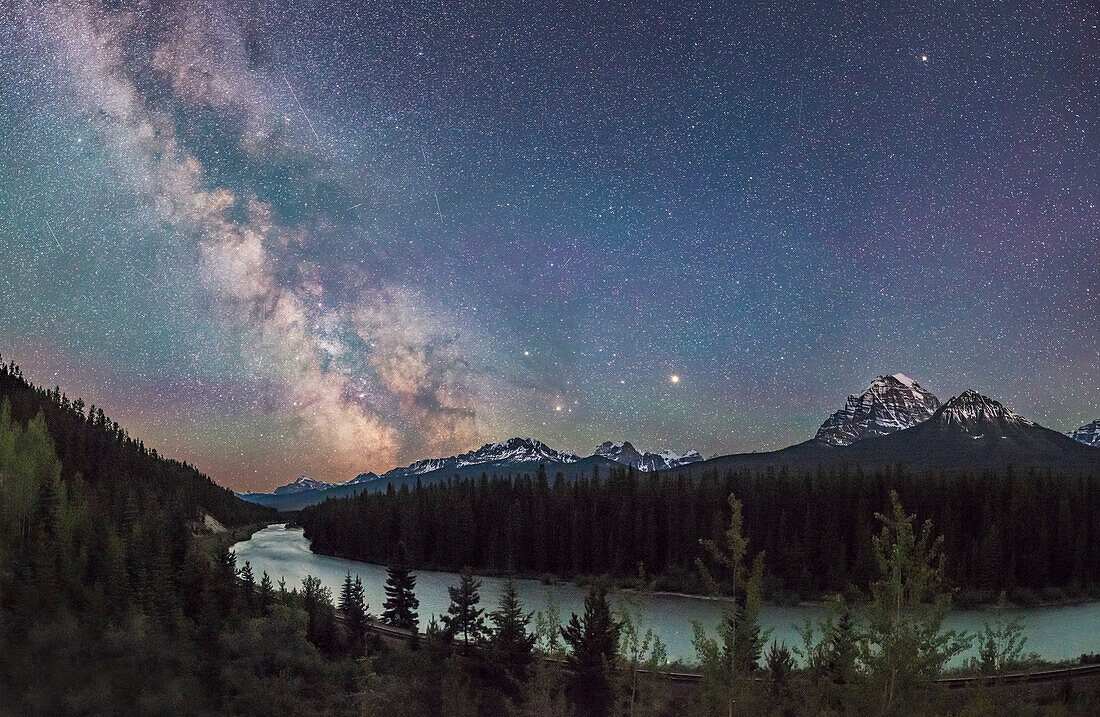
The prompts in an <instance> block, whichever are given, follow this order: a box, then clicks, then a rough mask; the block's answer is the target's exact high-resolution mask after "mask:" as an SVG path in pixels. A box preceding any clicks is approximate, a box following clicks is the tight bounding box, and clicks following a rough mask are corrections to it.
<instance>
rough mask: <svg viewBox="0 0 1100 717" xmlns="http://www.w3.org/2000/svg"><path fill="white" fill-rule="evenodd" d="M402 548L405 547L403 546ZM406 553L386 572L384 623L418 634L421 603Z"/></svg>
mask: <svg viewBox="0 0 1100 717" xmlns="http://www.w3.org/2000/svg"><path fill="white" fill-rule="evenodd" d="M401 547H402V548H403V547H404V546H401ZM405 555H406V553H405V551H404V550H403V549H402V550H399V552H398V556H399V557H398V560H397V561H396V562H395V563H394V564H393V565H391V566H390V567H389V568H387V570H386V602H384V603H383V604H382V622H384V623H386V624H388V625H393V626H394V627H398V628H401V629H403V630H412V631H413V632H414V633H416V632H417V629H418V624H419V615H417V613H416V611H417V609H418V608H419V607H420V601H419V600H417V599H416V592H415V590H416V576H415V575H413V574H412V573H411V572H409V568H408V567H407V566H408V563H407V561H406V557H405Z"/></svg>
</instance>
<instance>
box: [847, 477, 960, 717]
mask: <svg viewBox="0 0 1100 717" xmlns="http://www.w3.org/2000/svg"><path fill="white" fill-rule="evenodd" d="M877 518H878V519H879V521H880V522H881V523H882V530H881V532H880V533H879V534H878V535H877V536H875V537H874V539H873V545H874V552H875V559H876V562H877V564H878V568H879V573H880V576H879V578H878V579H877V580H876V581H874V582H873V583H872V584H871V602H870V604H869V605H868V609H867V615H868V624H867V629H866V632H865V634H864V637H863V639H862V640H861V643H860V659H861V661H862V662H863V664H864V665H866V667H867V670H868V672H869V674H870V677H871V679H872V680H873V681H874V682H875V683H876V684H877V685H878V689H879V691H880V694H881V706H882V710H883V712H884V713H892V712H894V711H895V710H897V709H898V705H899V697H900V696H904V695H906V694H908V693H910V692H912V690H913V689H914V688H915V687H916V686H917V685H918V683H919V682H920V681H922V680H928V679H931V678H932V677H935V676H936V675H938V674H939V673H940V671H941V670H942V669H943V667H944V665H945V664H947V662H948V660H950V659H951V658H952V657H954V656H955V655H957V654H959V653H960V652H962V651H963V650H965V649H966V648H967V647H968V646H969V644H970V638H969V637H967V636H966V635H961V634H958V633H956V632H954V631H943V630H941V625H942V623H943V618H944V617H945V616H946V614H947V611H948V610H949V608H950V605H951V603H950V596H949V595H948V594H947V593H946V591H945V590H944V588H943V585H944V567H943V566H944V554H943V538H942V537H939V538H933V536H932V522H931V521H925V523H924V524H923V525H922V526H921V528H920V531H919V532H918V531H917V529H916V528H915V525H914V523H915V522H916V516H914V515H910V514H908V513H906V512H905V509H904V508H903V507H902V505H901V501H900V500H899V499H898V495H897V493H894V492H891V494H890V509H889V512H888V513H885V514H877Z"/></svg>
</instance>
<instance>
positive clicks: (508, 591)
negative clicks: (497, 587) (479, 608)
mask: <svg viewBox="0 0 1100 717" xmlns="http://www.w3.org/2000/svg"><path fill="white" fill-rule="evenodd" d="M489 621H490V622H491V623H492V625H493V629H492V634H491V637H490V647H491V649H492V652H493V658H494V662H496V663H497V664H499V665H500V666H501V667H502V669H503V670H504V672H505V674H506V675H507V677H508V678H509V679H511V680H512V681H513V683H518V684H522V683H523V682H526V680H527V670H528V668H529V667H530V665H531V661H532V659H534V653H533V650H534V647H535V635H534V633H529V632H528V631H527V626H528V625H529V624H530V622H531V613H529V612H524V611H523V606H522V605H521V604H520V601H519V593H518V592H517V591H516V584H515V583H514V582H512V581H511V580H509V581H508V582H507V583H506V584H505V586H504V590H503V592H501V594H500V601H499V602H498V603H497V609H496V610H494V611H493V612H491V613H489Z"/></svg>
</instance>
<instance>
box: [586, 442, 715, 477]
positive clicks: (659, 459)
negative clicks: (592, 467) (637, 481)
mask: <svg viewBox="0 0 1100 717" xmlns="http://www.w3.org/2000/svg"><path fill="white" fill-rule="evenodd" d="M592 455H594V456H602V457H604V458H607V459H609V460H612V461H615V462H616V463H622V464H623V465H625V466H633V467H634V468H636V469H637V470H639V471H663V470H668V469H669V468H676V467H677V466H682V465H686V464H688V463H695V462H696V461H701V460H703V457H702V456H700V455H699V452H698V451H696V450H694V449H692V450H689V451H687V452H686V453H684V454H683V455H680V454H678V453H676V452H675V451H671V450H668V449H667V448H666V449H665V450H662V451H660V452H659V453H650V452H649V451H639V450H638V449H637V448H635V447H634V446H633V444H631V443H630V441H604V442H603V443H601V444H600V445H598V446H596V450H595V451H593V452H592Z"/></svg>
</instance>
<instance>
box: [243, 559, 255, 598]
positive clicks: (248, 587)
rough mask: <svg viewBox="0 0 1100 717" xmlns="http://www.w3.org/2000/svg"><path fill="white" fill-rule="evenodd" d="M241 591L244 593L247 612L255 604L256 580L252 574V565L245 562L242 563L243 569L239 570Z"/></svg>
mask: <svg viewBox="0 0 1100 717" xmlns="http://www.w3.org/2000/svg"><path fill="white" fill-rule="evenodd" d="M239 575H240V577H241V591H242V592H243V593H244V604H245V605H247V606H248V608H249V610H251V609H252V606H253V605H255V603H256V578H255V576H253V574H252V564H251V563H249V562H248V561H247V560H246V561H244V567H243V568H241V570H240V573H239Z"/></svg>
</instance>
